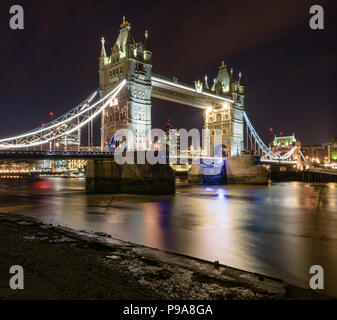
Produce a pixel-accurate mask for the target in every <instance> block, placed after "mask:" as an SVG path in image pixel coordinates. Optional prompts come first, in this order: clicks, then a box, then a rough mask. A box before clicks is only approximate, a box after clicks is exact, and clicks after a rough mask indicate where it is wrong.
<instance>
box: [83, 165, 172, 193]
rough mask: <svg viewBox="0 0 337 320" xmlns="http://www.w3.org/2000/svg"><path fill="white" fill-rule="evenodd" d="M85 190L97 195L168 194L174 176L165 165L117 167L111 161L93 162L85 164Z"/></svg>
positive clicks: (170, 169)
mask: <svg viewBox="0 0 337 320" xmlns="http://www.w3.org/2000/svg"><path fill="white" fill-rule="evenodd" d="M86 186H87V191H88V192H97V193H133V194H172V193H175V174H174V170H173V169H172V168H171V167H170V166H169V165H160V164H157V165H150V164H124V165H119V164H117V163H116V162H115V161H114V160H113V159H96V160H89V161H88V166H87V169H86Z"/></svg>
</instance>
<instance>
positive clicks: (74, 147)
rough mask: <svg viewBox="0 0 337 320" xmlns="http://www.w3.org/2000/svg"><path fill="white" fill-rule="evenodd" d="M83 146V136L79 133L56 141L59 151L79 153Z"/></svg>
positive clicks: (76, 132)
mask: <svg viewBox="0 0 337 320" xmlns="http://www.w3.org/2000/svg"><path fill="white" fill-rule="evenodd" d="M80 145H81V135H80V132H79V131H75V132H73V133H70V134H68V135H66V136H63V137H62V138H58V139H56V141H55V150H57V151H78V150H79V149H80Z"/></svg>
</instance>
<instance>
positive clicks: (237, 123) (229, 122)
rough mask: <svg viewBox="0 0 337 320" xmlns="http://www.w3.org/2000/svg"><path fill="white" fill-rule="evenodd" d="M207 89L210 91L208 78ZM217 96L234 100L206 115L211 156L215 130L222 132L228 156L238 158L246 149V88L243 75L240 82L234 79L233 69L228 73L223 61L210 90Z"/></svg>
mask: <svg viewBox="0 0 337 320" xmlns="http://www.w3.org/2000/svg"><path fill="white" fill-rule="evenodd" d="M205 88H206V89H208V83H207V78H205ZM210 89H211V91H214V92H215V93H216V94H217V95H220V96H221V95H222V96H224V97H227V98H229V99H231V100H233V102H232V103H228V106H227V107H223V108H216V107H214V108H212V107H211V108H209V109H208V110H207V111H206V112H205V115H204V121H205V124H204V127H205V129H209V130H210V132H211V143H212V145H211V154H212V153H213V149H214V147H215V146H214V139H213V141H212V137H213V136H214V130H215V129H221V130H222V147H223V152H224V153H225V155H226V156H238V155H241V152H242V151H243V149H244V120H243V114H244V86H243V83H242V77H241V73H239V78H238V80H235V79H234V75H233V69H231V71H230V72H228V71H227V66H226V65H225V64H224V62H223V61H222V64H221V66H220V67H219V72H218V75H217V77H216V78H215V79H214V83H213V85H212V87H211V88H210Z"/></svg>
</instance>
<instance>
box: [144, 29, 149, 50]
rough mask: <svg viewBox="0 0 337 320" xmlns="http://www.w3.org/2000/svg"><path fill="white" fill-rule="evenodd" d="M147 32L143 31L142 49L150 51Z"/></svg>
mask: <svg viewBox="0 0 337 320" xmlns="http://www.w3.org/2000/svg"><path fill="white" fill-rule="evenodd" d="M149 35H150V34H149V32H148V31H147V30H146V31H145V43H144V49H145V50H147V51H150V41H149Z"/></svg>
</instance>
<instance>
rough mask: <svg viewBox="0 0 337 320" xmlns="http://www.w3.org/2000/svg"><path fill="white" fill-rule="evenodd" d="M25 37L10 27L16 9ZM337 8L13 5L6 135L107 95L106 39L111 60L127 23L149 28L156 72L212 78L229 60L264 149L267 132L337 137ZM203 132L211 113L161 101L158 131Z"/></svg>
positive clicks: (5, 28)
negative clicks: (319, 13)
mask: <svg viewBox="0 0 337 320" xmlns="http://www.w3.org/2000/svg"><path fill="white" fill-rule="evenodd" d="M13 4H20V5H22V6H23V7H24V10H25V29H24V30H11V29H10V28H9V19H10V14H9V8H10V6H11V5H13ZM313 4H319V5H322V6H323V8H324V9H325V30H311V29H310V28H309V19H310V14H309V8H310V6H311V5H313ZM336 4H337V1H336V0H331V1H329V0H326V1H318V0H314V1H304V0H274V1H271V0H261V1H260V0H247V1H244V0H220V1H217V0H214V1H212V0H208V1H207V0H203V1H196V0H185V1H167V0H164V1H154V0H152V1H150V0H149V1H127V0H123V1H112V0H108V1H105V0H104V1H103V0H100V1H97V0H82V1H73V0H67V1H56V0H50V1H40V0H34V1H33V0H30V1H20V0H19V1H6V0H1V4H0V66H1V69H0V97H1V99H0V110H1V117H0V137H7V136H10V135H13V134H17V133H21V132H23V131H25V130H30V129H33V128H35V127H37V126H39V125H40V124H41V122H46V121H48V120H49V112H50V111H53V112H54V113H55V115H56V116H57V115H61V114H62V113H64V112H66V111H68V110H69V109H70V108H71V107H73V106H75V105H76V104H78V103H79V102H81V101H82V100H83V99H84V98H85V97H87V96H88V95H89V94H90V93H91V92H93V91H94V90H95V89H96V88H97V87H98V56H99V52H100V38H101V37H102V36H104V37H105V39H106V48H107V51H108V54H109V52H110V48H111V47H112V45H113V43H114V41H115V40H116V39H117V36H118V33H119V25H120V23H121V21H122V16H123V15H125V16H126V18H127V20H128V21H129V22H130V24H131V27H132V35H133V37H134V39H135V40H136V41H137V42H138V41H142V42H143V41H144V32H145V30H149V32H150V43H151V48H152V52H153V71H155V72H158V73H161V74H164V75H168V76H177V77H178V78H179V79H181V80H184V81H188V82H191V83H192V82H194V80H197V79H202V78H203V77H204V75H205V74H207V75H208V77H209V79H210V80H212V79H213V78H214V77H215V76H216V74H217V70H218V67H219V65H220V63H221V61H222V60H224V61H225V64H227V66H228V67H229V68H231V67H233V69H234V72H235V73H236V74H237V73H238V72H239V71H241V72H242V74H243V81H244V85H245V88H246V106H245V107H246V112H247V113H248V116H249V117H250V119H251V121H252V122H253V125H254V127H255V128H256V130H257V131H258V133H260V135H261V137H262V138H263V139H264V141H265V142H270V140H271V138H272V137H271V135H270V134H269V131H268V129H269V128H270V127H272V128H274V129H275V131H276V132H280V131H283V132H284V134H285V135H287V134H292V133H293V132H294V133H295V135H296V137H297V138H298V139H299V140H300V141H301V142H302V144H304V145H307V144H320V143H324V142H328V140H329V139H330V138H331V137H336V136H337V125H336V122H337V111H336V110H337V102H336V96H335V94H336V92H337V79H336V72H337V59H336V57H337V44H336V35H337V33H336V32H337V29H336V21H337V14H336V12H337V10H336V8H337V6H336ZM168 118H171V119H172V122H173V124H174V126H175V127H176V128H178V129H179V128H187V129H190V128H194V127H196V128H201V127H202V123H203V117H202V111H201V110H200V109H194V108H193V107H189V106H183V105H179V104H174V103H169V102H164V101H160V100H157V99H153V105H152V120H153V127H156V128H164V126H165V123H166V120H167V119H168Z"/></svg>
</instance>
